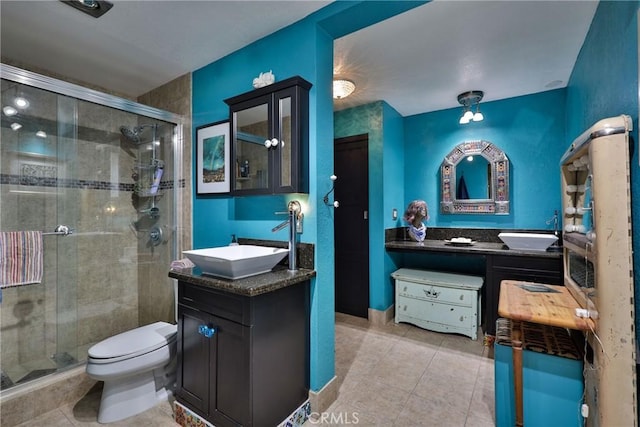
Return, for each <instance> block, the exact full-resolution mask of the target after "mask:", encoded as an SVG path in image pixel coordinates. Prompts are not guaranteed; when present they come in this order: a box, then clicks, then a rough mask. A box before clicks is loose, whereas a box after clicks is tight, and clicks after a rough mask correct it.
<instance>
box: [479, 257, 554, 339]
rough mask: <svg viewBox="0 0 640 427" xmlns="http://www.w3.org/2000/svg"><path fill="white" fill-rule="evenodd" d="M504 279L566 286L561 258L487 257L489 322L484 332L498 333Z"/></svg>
mask: <svg viewBox="0 0 640 427" xmlns="http://www.w3.org/2000/svg"><path fill="white" fill-rule="evenodd" d="M503 280H522V281H526V282H538V283H547V284H550V285H562V284H563V283H564V277H563V269H562V257H561V256H557V257H548V256H540V257H537V256H533V255H532V256H513V255H489V256H487V271H486V278H485V292H486V321H485V333H486V334H487V335H495V334H496V320H497V318H498V297H499V296H500V282H502V281H503Z"/></svg>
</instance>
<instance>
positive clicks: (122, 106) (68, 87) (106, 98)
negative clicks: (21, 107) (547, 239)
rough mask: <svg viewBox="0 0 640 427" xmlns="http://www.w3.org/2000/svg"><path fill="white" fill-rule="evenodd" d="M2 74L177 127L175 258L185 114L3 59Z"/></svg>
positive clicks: (174, 145) (172, 248) (173, 202)
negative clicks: (8, 63)
mask: <svg viewBox="0 0 640 427" xmlns="http://www.w3.org/2000/svg"><path fill="white" fill-rule="evenodd" d="M0 77H1V78H2V79H4V80H7V81H11V82H15V83H18V84H22V85H26V86H30V87H33V88H36V89H41V90H46V91H49V92H52V93H54V94H56V95H62V96H66V97H71V98H74V99H76V100H81V101H87V102H91V103H94V104H97V105H100V106H104V107H108V108H113V109H116V110H120V111H123V112H126V113H131V114H135V115H137V116H142V117H145V118H149V119H155V120H161V121H164V122H167V123H169V124H171V125H173V126H174V129H175V131H174V133H173V136H172V140H171V149H172V152H173V165H172V166H173V171H174V176H173V183H174V185H173V188H174V191H173V192H172V193H173V199H172V200H171V210H172V212H171V214H172V217H173V218H174V224H173V226H174V227H175V228H176V233H175V235H174V238H173V239H171V243H170V252H171V259H175V257H176V254H177V253H178V251H179V249H180V247H179V246H180V242H181V239H180V238H179V233H178V230H179V229H181V226H182V224H184V222H183V221H184V218H183V213H182V212H183V210H182V209H179V206H182V205H183V203H182V201H183V198H184V194H183V193H184V192H183V191H181V189H182V188H183V186H182V185H180V183H181V182H183V181H184V180H183V178H182V177H183V149H184V124H185V118H184V117H183V116H181V115H179V114H175V113H171V112H168V111H164V110H161V109H158V108H154V107H150V106H147V105H144V104H140V103H138V102H135V101H131V100H128V99H125V98H121V97H118V96H115V95H110V94H106V93H103V92H99V91H97V90H94V89H89V88H85V87H83V86H80V85H77V84H74V83H69V82H65V81H62V80H59V79H56V78H52V77H48V76H44V75H41V74H37V73H34V72H31V71H27V70H23V69H20V68H17V67H14V66H11V65H7V64H3V63H0ZM168 280H169V279H168ZM56 345H57V344H56ZM54 374H55V373H54Z"/></svg>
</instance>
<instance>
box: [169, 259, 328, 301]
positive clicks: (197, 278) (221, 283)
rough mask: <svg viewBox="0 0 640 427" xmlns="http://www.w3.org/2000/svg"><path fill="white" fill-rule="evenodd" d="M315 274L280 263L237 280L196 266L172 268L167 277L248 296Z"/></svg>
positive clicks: (274, 289) (308, 270) (276, 288)
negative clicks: (266, 270) (203, 271)
mask: <svg viewBox="0 0 640 427" xmlns="http://www.w3.org/2000/svg"><path fill="white" fill-rule="evenodd" d="M315 275H316V272H315V270H310V269H305V268H300V269H298V270H296V271H289V270H288V269H287V268H286V267H283V266H281V265H278V266H276V268H274V269H273V270H272V271H270V272H269V273H262V274H258V275H256V276H251V277H246V278H244V279H237V280H230V279H222V278H218V277H213V276H206V275H203V274H202V273H200V270H199V269H197V268H183V269H176V268H174V269H171V270H169V277H171V278H174V279H178V280H182V281H185V282H188V283H191V284H193V285H198V286H204V287H207V288H211V289H216V290H220V291H225V292H230V293H233V294H237V295H243V296H249V297H253V296H256V295H261V294H265V293H267V292H273V291H277V290H278V289H282V288H285V287H287V286H291V285H295V284H298V283H300V282H304V281H306V280H309V279H311V278H312V277H315Z"/></svg>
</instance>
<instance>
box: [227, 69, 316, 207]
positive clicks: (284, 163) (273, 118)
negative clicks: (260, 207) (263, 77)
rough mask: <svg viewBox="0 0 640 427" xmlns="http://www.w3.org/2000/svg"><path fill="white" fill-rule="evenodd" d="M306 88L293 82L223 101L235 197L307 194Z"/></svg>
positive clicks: (305, 84) (304, 83)
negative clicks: (229, 138)
mask: <svg viewBox="0 0 640 427" xmlns="http://www.w3.org/2000/svg"><path fill="white" fill-rule="evenodd" d="M310 88H311V84H310V83H309V82H307V81H305V80H304V79H301V78H300V77H292V78H290V79H286V80H283V81H281V82H278V83H273V84H271V85H269V86H266V87H263V88H259V89H256V90H254V91H251V92H247V93H245V94H242V95H238V96H236V97H233V98H229V99H226V100H225V102H226V103H227V104H228V105H229V115H230V120H231V141H232V144H231V159H232V164H231V171H232V177H231V184H232V185H231V189H232V193H233V194H234V195H248V194H275V193H306V192H308V191H309V188H308V173H309V172H308V164H309V159H308V157H309V153H308V144H309V142H308V140H309V129H308V123H309V89H310Z"/></svg>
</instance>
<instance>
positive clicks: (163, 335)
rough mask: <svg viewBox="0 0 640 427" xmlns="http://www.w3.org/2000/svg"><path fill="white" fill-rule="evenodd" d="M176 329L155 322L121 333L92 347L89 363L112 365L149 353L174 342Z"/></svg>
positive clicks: (170, 325)
mask: <svg viewBox="0 0 640 427" xmlns="http://www.w3.org/2000/svg"><path fill="white" fill-rule="evenodd" d="M177 330H178V327H177V325H172V324H169V323H166V322H155V323H151V324H149V325H146V326H141V327H139V328H136V329H134V330H131V331H127V332H123V333H121V334H118V335H115V336H113V337H110V338H107V339H105V340H104V341H101V342H99V343H97V344H95V345H93V346H92V347H91V348H90V349H89V351H88V353H89V360H90V362H91V363H97V364H101V363H114V362H118V361H121V360H126V359H131V358H133V357H137V356H140V355H142V354H145V353H150V352H152V351H155V350H157V349H159V348H161V347H164V346H167V345H169V344H172V343H173V342H175V340H176V334H177Z"/></svg>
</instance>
